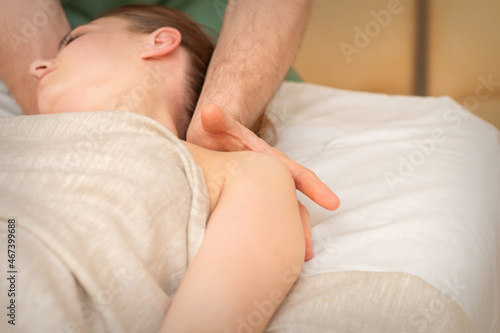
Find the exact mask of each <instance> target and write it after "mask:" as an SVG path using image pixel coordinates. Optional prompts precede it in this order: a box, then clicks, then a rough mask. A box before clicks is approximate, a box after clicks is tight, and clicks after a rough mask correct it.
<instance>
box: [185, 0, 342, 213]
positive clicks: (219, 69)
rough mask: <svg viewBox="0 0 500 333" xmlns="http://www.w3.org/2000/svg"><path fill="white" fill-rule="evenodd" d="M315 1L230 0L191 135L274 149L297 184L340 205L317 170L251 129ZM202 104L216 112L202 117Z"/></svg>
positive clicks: (216, 144)
mask: <svg viewBox="0 0 500 333" xmlns="http://www.w3.org/2000/svg"><path fill="white" fill-rule="evenodd" d="M310 4H311V0H273V1H269V0H252V1H249V0H248V1H247V0H230V1H229V4H228V5H227V8H226V12H225V15H224V21H223V24H222V30H221V34H220V37H219V40H218V42H217V46H216V48H215V52H214V54H213V56H212V60H211V63H210V66H209V68H208V73H207V78H206V80H205V85H204V87H203V91H202V93H201V96H200V99H199V101H198V104H197V106H196V110H195V113H194V117H193V120H192V121H191V124H190V126H189V129H188V133H187V140H188V141H190V142H192V143H195V144H197V145H200V146H203V147H205V148H209V149H214V150H222V151H237V150H253V151H259V152H264V153H267V154H270V155H273V156H275V157H277V158H278V159H279V160H280V161H281V162H283V163H284V164H285V165H286V166H287V167H288V169H289V171H290V172H291V174H292V176H293V178H294V180H295V184H296V186H297V189H299V190H300V191H302V192H303V193H304V194H305V195H307V196H308V197H309V198H311V199H312V200H313V201H315V202H316V203H318V204H319V205H321V206H323V207H324V208H327V209H331V210H333V209H336V208H337V207H338V206H339V200H338V198H337V196H336V195H335V194H334V193H333V192H332V191H331V190H330V189H329V188H328V187H327V186H326V185H325V184H324V183H323V182H321V181H320V180H319V178H318V177H317V176H316V175H315V174H314V173H313V172H312V171H311V170H309V169H307V168H304V167H303V166H301V165H299V164H298V163H296V162H294V161H292V160H290V159H289V158H288V157H287V156H286V155H285V154H283V153H282V152H281V151H279V150H278V149H276V148H274V147H271V146H269V145H268V144H267V143H266V142H265V141H264V140H262V139H260V138H259V137H257V136H256V135H255V134H254V133H253V132H252V131H250V130H249V129H248V127H251V126H252V125H253V124H254V123H255V121H256V120H257V119H258V118H259V116H260V115H261V114H262V112H263V111H264V109H265V107H266V106H267V104H268V103H269V102H270V100H271V99H272V97H273V95H274V94H275V93H276V91H277V89H278V87H279V85H280V84H281V82H282V80H283V78H284V77H285V74H286V72H287V71H288V69H289V68H290V66H291V64H292V62H293V59H294V57H295V54H296V52H297V49H298V47H299V45H300V42H301V39H302V35H303V30H304V27H305V25H306V22H307V18H308V15H309V9H310ZM202 109H205V111H206V112H207V113H209V114H211V115H212V116H211V117H210V118H207V117H204V120H203V121H202V117H201V110H202ZM207 119H210V120H209V121H206V120H207Z"/></svg>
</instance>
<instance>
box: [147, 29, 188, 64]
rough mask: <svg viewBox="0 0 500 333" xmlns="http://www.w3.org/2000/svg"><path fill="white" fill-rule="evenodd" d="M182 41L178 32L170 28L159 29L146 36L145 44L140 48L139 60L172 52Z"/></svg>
mask: <svg viewBox="0 0 500 333" xmlns="http://www.w3.org/2000/svg"><path fill="white" fill-rule="evenodd" d="M181 41H182V36H181V33H180V32H179V30H177V29H175V28H170V27H163V28H159V29H157V30H155V31H153V32H152V33H150V34H149V35H148V36H147V42H146V44H145V45H143V47H142V48H141V51H140V52H139V57H140V58H141V59H148V58H155V57H161V56H164V55H167V54H169V53H170V52H172V51H174V50H175V49H176V48H177V47H178V46H179V45H180V44H181Z"/></svg>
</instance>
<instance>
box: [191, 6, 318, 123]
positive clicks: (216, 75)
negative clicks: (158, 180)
mask: <svg viewBox="0 0 500 333" xmlns="http://www.w3.org/2000/svg"><path fill="white" fill-rule="evenodd" d="M310 3H311V0H273V1H269V0H252V1H249V0H230V1H229V3H228V5H227V7H226V11H225V14H224V20H223V24H222V30H221V33H220V36H219V39H218V41H217V47H216V48H215V52H214V54H213V57H212V61H211V63H210V66H209V68H208V73H207V79H206V83H205V86H204V87H203V91H202V93H201V96H200V99H199V101H198V105H197V107H196V111H195V114H196V115H199V113H200V111H201V108H202V107H203V106H204V105H205V104H207V103H213V104H216V105H217V106H219V107H220V108H222V109H223V110H225V111H228V112H229V113H231V115H232V116H233V118H234V119H235V120H237V121H238V122H239V123H241V124H242V125H244V126H245V127H250V126H251V125H252V124H254V122H255V121H256V120H257V118H258V117H259V115H260V114H261V113H262V112H263V111H264V108H265V107H266V105H267V104H268V103H269V101H270V100H271V98H272V97H273V95H274V94H275V92H276V90H277V89H278V87H279V85H280V84H281V81H282V80H283V78H284V77H285V75H286V73H287V71H288V69H289V68H290V66H291V65H292V62H293V60H294V58H295V54H296V53H297V50H298V48H299V45H300V42H301V40H302V35H303V31H304V28H305V25H306V22H307V18H308V16H309V8H310Z"/></svg>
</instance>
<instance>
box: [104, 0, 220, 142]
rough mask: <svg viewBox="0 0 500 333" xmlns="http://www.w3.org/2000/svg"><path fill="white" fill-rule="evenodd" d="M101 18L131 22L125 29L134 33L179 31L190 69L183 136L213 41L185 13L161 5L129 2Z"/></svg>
mask: <svg viewBox="0 0 500 333" xmlns="http://www.w3.org/2000/svg"><path fill="white" fill-rule="evenodd" d="M103 17H118V18H123V19H126V20H127V21H128V22H130V25H129V26H128V29H129V30H130V31H131V32H135V33H151V32H154V31H155V30H157V29H159V28H162V27H171V28H175V29H177V30H179V32H180V34H181V35H182V41H181V44H180V45H181V46H183V47H184V49H185V50H186V51H187V52H188V54H189V58H190V61H189V69H188V72H187V73H186V74H187V80H188V81H187V86H186V87H185V89H186V90H185V91H186V93H185V95H184V103H182V105H183V109H184V110H182V112H180V114H181V115H185V116H183V117H182V118H181V121H182V126H179V128H182V129H183V131H182V132H180V133H179V137H181V138H185V135H186V130H187V127H188V125H189V122H190V120H191V118H192V116H193V112H194V109H195V107H196V102H197V101H198V97H199V96H200V93H201V89H202V87H203V83H204V82H205V76H206V73H207V69H208V64H209V63H210V59H211V57H212V53H213V50H214V43H213V42H212V40H211V39H210V38H209V37H208V36H207V35H206V34H205V33H204V32H203V30H202V29H201V26H200V25H198V24H197V23H195V22H194V21H193V20H191V19H190V18H189V17H188V16H187V15H186V14H184V13H182V12H180V11H178V10H176V9H173V8H167V7H163V6H151V5H129V6H123V7H118V8H115V9H111V10H108V11H106V12H104V13H103V14H101V15H99V17H98V18H103Z"/></svg>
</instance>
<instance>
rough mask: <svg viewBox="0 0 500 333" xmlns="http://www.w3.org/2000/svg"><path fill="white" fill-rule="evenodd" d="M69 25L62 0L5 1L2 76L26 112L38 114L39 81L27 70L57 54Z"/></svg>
mask: <svg viewBox="0 0 500 333" xmlns="http://www.w3.org/2000/svg"><path fill="white" fill-rule="evenodd" d="M69 30H70V25H69V23H68V20H67V18H66V15H65V13H64V11H63V9H62V6H61V4H60V2H59V1H56V0H16V1H11V0H4V1H2V10H1V11H0V34H1V36H2V37H1V38H0V50H1V51H0V77H1V78H2V80H3V81H4V82H5V84H6V85H7V87H8V88H9V91H10V92H11V94H12V95H13V96H14V98H15V99H16V101H17V103H18V104H19V105H20V106H21V108H22V109H23V111H24V113H26V114H35V113H37V112H38V111H37V110H38V108H37V103H36V84H37V80H36V79H35V77H33V75H31V74H30V73H29V71H28V68H29V66H30V64H31V63H32V62H33V61H34V60H35V59H52V58H55V56H56V55H57V46H58V43H59V41H60V40H61V38H62V37H63V36H64V35H65V34H66V33H67V32H68V31H69Z"/></svg>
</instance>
